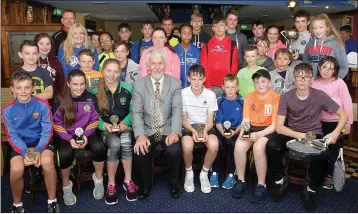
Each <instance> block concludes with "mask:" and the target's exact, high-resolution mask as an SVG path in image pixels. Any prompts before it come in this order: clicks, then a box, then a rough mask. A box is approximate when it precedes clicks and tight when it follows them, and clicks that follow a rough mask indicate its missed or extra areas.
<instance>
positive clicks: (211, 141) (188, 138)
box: [182, 65, 219, 193]
mask: <svg viewBox="0 0 358 214" xmlns="http://www.w3.org/2000/svg"><path fill="white" fill-rule="evenodd" d="M188 80H189V82H190V86H189V87H187V88H184V89H183V90H182V100H183V127H184V132H183V138H182V147H183V159H184V164H185V181H184V189H185V191H186V192H194V190H195V186H194V172H193V169H192V161H193V149H194V143H204V144H205V146H206V148H207V152H206V154H205V160H204V165H203V168H202V170H201V172H200V176H199V179H200V185H201V191H202V192H203V193H210V192H211V186H210V182H209V177H208V172H209V169H210V167H211V165H212V163H213V162H214V160H215V158H216V155H217V151H218V145H219V142H218V138H217V137H216V135H215V132H214V129H213V126H214V114H215V111H217V110H218V105H217V102H216V96H215V93H214V92H213V91H211V90H208V89H206V88H205V87H204V82H205V80H206V79H205V69H204V67H202V66H201V65H193V66H191V68H190V70H189V76H188Z"/></svg>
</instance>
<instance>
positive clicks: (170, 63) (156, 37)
mask: <svg viewBox="0 0 358 214" xmlns="http://www.w3.org/2000/svg"><path fill="white" fill-rule="evenodd" d="M152 42H153V46H152V47H150V48H147V49H146V50H144V51H143V53H142V56H141V58H140V62H139V65H140V76H141V77H144V76H147V75H148V68H147V53H148V52H149V51H151V50H153V49H161V50H164V51H165V52H166V67H165V70H164V73H165V74H168V75H171V76H173V77H175V78H178V79H180V61H179V57H178V55H177V54H176V53H175V51H174V50H173V49H172V48H171V47H170V45H169V44H168V43H167V37H166V34H165V31H164V29H163V28H156V29H155V30H154V31H153V34H152Z"/></svg>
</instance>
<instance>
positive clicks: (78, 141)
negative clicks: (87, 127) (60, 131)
mask: <svg viewBox="0 0 358 214" xmlns="http://www.w3.org/2000/svg"><path fill="white" fill-rule="evenodd" d="M83 142H84V141H83V140H76V144H83Z"/></svg>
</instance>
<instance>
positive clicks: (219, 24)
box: [200, 16, 239, 97]
mask: <svg viewBox="0 0 358 214" xmlns="http://www.w3.org/2000/svg"><path fill="white" fill-rule="evenodd" d="M212 29H213V31H214V36H213V37H212V38H211V39H210V40H209V42H208V44H207V45H204V46H203V47H202V49H201V54H200V63H201V65H202V66H203V67H204V68H205V72H206V82H205V87H206V88H208V89H210V90H212V91H214V92H215V95H216V97H219V96H220V95H221V94H222V93H223V89H222V82H223V80H224V77H225V76H226V75H227V74H237V71H238V67H239V64H238V62H239V60H238V51H237V47H236V45H235V44H234V43H233V42H232V41H231V39H230V38H229V37H228V36H226V35H225V32H226V30H227V25H226V20H225V18H224V17H220V16H218V17H215V19H214V20H213V27H212Z"/></svg>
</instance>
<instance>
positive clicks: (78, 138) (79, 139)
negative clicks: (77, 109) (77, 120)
mask: <svg viewBox="0 0 358 214" xmlns="http://www.w3.org/2000/svg"><path fill="white" fill-rule="evenodd" d="M75 135H76V139H75V141H76V144H82V143H83V138H82V136H83V128H76V129H75Z"/></svg>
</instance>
